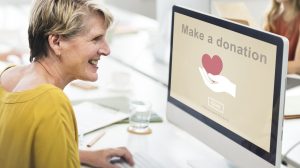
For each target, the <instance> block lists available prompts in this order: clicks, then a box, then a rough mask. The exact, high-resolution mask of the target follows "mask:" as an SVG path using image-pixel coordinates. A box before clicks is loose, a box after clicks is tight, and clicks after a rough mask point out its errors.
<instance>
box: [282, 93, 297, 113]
mask: <svg viewBox="0 0 300 168" xmlns="http://www.w3.org/2000/svg"><path fill="white" fill-rule="evenodd" d="M299 101H300V95H299V96H287V97H286V99H285V108H284V115H285V116H297V115H300V110H299V107H300V104H299Z"/></svg>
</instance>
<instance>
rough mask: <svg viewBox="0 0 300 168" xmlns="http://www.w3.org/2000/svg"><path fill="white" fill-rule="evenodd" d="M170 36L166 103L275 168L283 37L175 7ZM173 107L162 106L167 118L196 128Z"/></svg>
mask: <svg viewBox="0 0 300 168" xmlns="http://www.w3.org/2000/svg"><path fill="white" fill-rule="evenodd" d="M171 36H172V38H171V52H170V53H171V57H170V76H169V95H168V104H171V105H172V106H174V107H175V108H178V110H179V113H185V114H187V115H188V116H190V117H193V119H196V121H197V122H201V123H204V124H205V125H206V126H208V127H209V128H211V129H212V130H213V131H216V132H217V133H218V134H219V135H222V136H223V137H225V138H226V139H229V140H230V141H232V142H234V143H233V145H236V147H241V148H243V150H244V151H246V153H248V152H249V153H252V154H254V155H255V156H257V157H258V158H259V159H262V160H263V162H267V164H268V165H270V166H275V165H276V164H277V159H278V158H277V157H278V156H277V154H278V153H279V154H280V149H279V146H280V142H279V141H280V140H281V127H282V111H283V107H282V103H283V99H284V88H285V87H284V86H283V85H284V84H285V82H284V81H285V75H286V70H284V69H286V62H287V61H286V55H285V54H286V45H287V44H286V40H285V39H284V38H281V37H279V36H275V35H272V34H270V33H266V32H262V31H258V30H255V29H251V28H249V27H246V26H243V25H239V24H236V23H233V22H230V21H226V20H223V19H219V18H216V17H213V16H209V15H206V14H203V13H198V12H195V11H191V10H188V9H185V8H182V7H178V6H174V7H173V18H172V32H171ZM178 110H177V111H178ZM173 111H176V110H174V108H171V109H170V108H168V110H167V117H168V119H169V120H170V121H171V122H174V123H175V124H179V125H181V124H183V125H184V124H186V125H187V126H186V127H197V125H193V124H192V122H187V121H182V120H181V121H180V120H179V121H177V120H178V119H176V117H175V116H173V115H174V113H173ZM176 115H177V117H178V113H176ZM174 118H175V119H174ZM187 120H188V118H187ZM183 127H185V125H184V126H183ZM196 130H197V129H196ZM279 131H280V132H279ZM192 134H201V132H200V131H199V132H197V131H196V132H192ZM219 135H218V136H219ZM198 136H199V135H198ZM200 136H201V135H200ZM196 137H197V136H196ZM202 138H203V137H201V139H202ZM209 138H213V137H209ZM219 141H221V143H222V139H219ZM207 142H208V143H209V142H210V141H207ZM226 142H227V141H226ZM226 142H225V144H226ZM208 145H210V144H208ZM216 150H217V151H218V149H216ZM225 150H226V149H225ZM228 150H230V149H228ZM221 153H222V152H221ZM236 154H237V155H239V154H242V153H236ZM225 155H226V151H225ZM233 155H234V154H233ZM225 157H227V156H225ZM244 158H246V159H247V157H244ZM230 159H231V160H233V162H236V161H235V158H234V157H232V158H230ZM249 160H250V162H251V159H249ZM238 162H239V161H238ZM278 163H279V162H278ZM237 164H238V165H239V163H237ZM241 164H247V163H245V162H244V163H241ZM241 166H244V165H241ZM246 166H247V165H246ZM251 166H253V165H251Z"/></svg>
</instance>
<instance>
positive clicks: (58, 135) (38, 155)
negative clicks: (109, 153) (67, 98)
mask: <svg viewBox="0 0 300 168" xmlns="http://www.w3.org/2000/svg"><path fill="white" fill-rule="evenodd" d="M51 104H52V103H51ZM59 106H60V107H58V108H56V110H55V108H54V107H40V109H43V111H44V110H45V111H47V113H48V114H45V113H43V114H42V117H41V119H40V120H39V122H38V123H36V124H38V125H37V127H36V128H37V130H36V133H35V138H34V139H35V142H34V150H33V151H34V156H33V157H32V158H34V159H35V160H34V164H35V167H36V168H56V167H57V168H79V167H80V162H79V154H78V144H77V137H76V136H77V133H76V131H75V129H76V126H75V123H74V121H75V119H74V116H73V115H72V114H73V111H72V108H71V107H68V106H66V105H65V106H64V105H63V104H60V105H59ZM47 109H48V110H47ZM51 110H52V111H51ZM49 111H50V112H49ZM38 115H39V114H37V116H36V118H38V117H39V116H38Z"/></svg>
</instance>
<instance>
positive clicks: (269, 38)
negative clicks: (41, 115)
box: [167, 5, 286, 165]
mask: <svg viewBox="0 0 300 168" xmlns="http://www.w3.org/2000/svg"><path fill="white" fill-rule="evenodd" d="M175 13H179V14H183V15H186V16H189V17H192V18H195V19H199V20H201V21H204V22H207V23H210V24H214V25H218V26H220V27H222V28H225V29H228V30H231V31H234V32H237V33H242V34H244V35H247V36H249V37H252V38H255V39H258V40H262V41H264V42H267V43H270V44H274V45H276V46H277V51H276V65H275V67H276V69H275V74H274V78H275V81H274V90H273V93H274V96H273V111H272V127H271V140H270V152H267V151H265V150H263V149H262V148H260V147H258V146H256V145H255V144H253V143H251V142H249V141H248V140H246V139H244V138H242V137H241V136H239V135H237V134H236V133H234V132H232V131H230V130H228V129H227V128H225V127H223V126H221V125H220V124H218V123H216V122H214V121H213V120H211V119H209V118H207V117H206V116H204V115H202V114H201V113H199V112H197V111H195V110H194V109H192V108H190V107H188V106H187V105H185V104H183V103H182V102H180V101H178V100H176V99H175V98H173V97H172V96H171V95H170V91H171V90H170V89H171V86H172V83H171V76H172V53H173V31H174V14H175ZM284 45H285V44H284V40H283V38H282V37H279V36H276V35H273V34H271V33H266V32H263V31H259V30H256V29H253V28H250V27H247V26H244V25H241V24H238V23H233V22H232V21H229V20H225V19H221V18H217V17H214V16H211V15H208V14H204V13H201V12H196V11H193V10H190V9H187V8H183V7H180V6H176V5H174V6H173V10H172V25H171V44H170V66H169V85H168V103H171V104H173V105H174V106H176V107H178V108H180V109H181V110H183V111H185V112H187V113H188V114H189V115H191V116H193V117H195V118H196V119H198V120H200V121H201V122H203V123H205V124H206V125H208V126H209V127H211V128H213V129H214V130H216V131H217V132H219V133H221V134H223V135H224V136H226V137H227V138H229V139H231V140H232V141H234V142H235V143H237V144H238V145H240V146H242V147H244V148H245V149H247V150H249V151H251V152H252V153H254V154H255V155H257V156H259V157H260V158H262V159H264V160H266V161H267V162H269V163H271V164H272V165H275V164H276V160H277V159H278V157H277V154H278V150H280V149H278V139H279V136H280V137H281V134H280V133H279V131H281V129H279V126H280V124H281V122H282V121H281V120H282V119H280V117H282V116H280V110H282V108H281V107H280V104H281V103H282V101H284V99H282V97H284V95H285V93H284V91H283V89H282V88H284V87H285V86H284V85H285V83H283V82H282V81H283V80H284V79H283V78H284V75H285V74H286V72H284V71H283V70H282V69H283V68H282V65H283V62H286V61H285V60H284V58H283V57H282V55H283V53H284ZM284 73H285V74H284ZM167 116H168V115H167ZM279 134H280V135H279ZM280 151H281V150H280Z"/></svg>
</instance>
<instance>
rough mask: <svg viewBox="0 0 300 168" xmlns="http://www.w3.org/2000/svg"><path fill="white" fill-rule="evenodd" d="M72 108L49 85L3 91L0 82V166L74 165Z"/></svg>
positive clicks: (75, 137)
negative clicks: (23, 89) (16, 90)
mask: <svg viewBox="0 0 300 168" xmlns="http://www.w3.org/2000/svg"><path fill="white" fill-rule="evenodd" d="M77 134H78V133H77V126H76V121H75V116H74V111H73V109H72V107H71V104H70V101H69V99H68V98H67V97H66V96H65V94H64V93H63V91H62V90H61V89H59V88H57V87H55V86H53V85H50V84H42V85H40V86H38V87H37V88H34V89H32V90H27V91H22V92H7V91H5V90H4V89H3V88H2V86H1V85H0V167H1V168H20V167H22V168H75V167H76V168H78V167H80V162H79V154H78V135H77Z"/></svg>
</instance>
